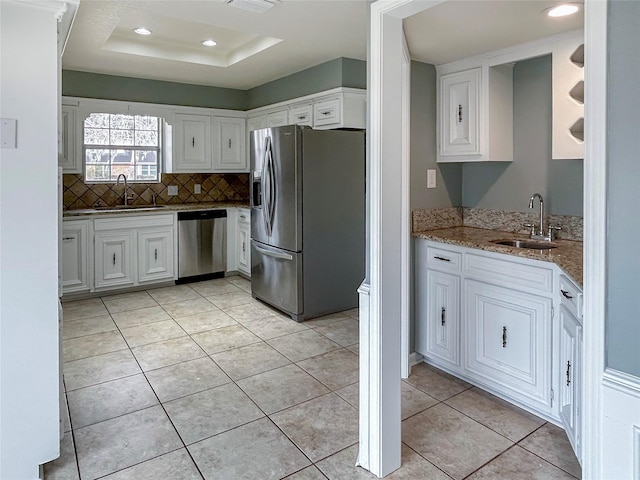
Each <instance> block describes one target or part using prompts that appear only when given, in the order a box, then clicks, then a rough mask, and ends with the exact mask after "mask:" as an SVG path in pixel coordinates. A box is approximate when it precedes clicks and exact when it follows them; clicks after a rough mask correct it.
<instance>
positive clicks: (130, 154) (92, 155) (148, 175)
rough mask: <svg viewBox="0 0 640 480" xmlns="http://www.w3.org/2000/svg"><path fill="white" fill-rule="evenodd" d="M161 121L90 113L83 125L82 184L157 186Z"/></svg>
mask: <svg viewBox="0 0 640 480" xmlns="http://www.w3.org/2000/svg"><path fill="white" fill-rule="evenodd" d="M161 125H162V121H161V119H160V118H158V117H152V116H146V115H122V114H112V113H92V114H90V115H89V116H88V117H87V118H86V119H85V121H84V142H83V152H84V164H85V182H87V183H100V182H115V181H116V179H117V178H118V175H120V174H124V175H125V176H126V177H127V180H129V181H132V182H159V181H160V178H159V171H160V168H159V167H160V145H161V133H160V132H161Z"/></svg>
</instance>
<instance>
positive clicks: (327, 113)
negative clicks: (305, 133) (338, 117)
mask: <svg viewBox="0 0 640 480" xmlns="http://www.w3.org/2000/svg"><path fill="white" fill-rule="evenodd" d="M320 114H321V115H331V110H325V111H324V112H320Z"/></svg>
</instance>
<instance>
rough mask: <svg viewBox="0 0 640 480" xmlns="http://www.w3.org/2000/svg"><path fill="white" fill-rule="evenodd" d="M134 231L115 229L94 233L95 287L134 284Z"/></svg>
mask: <svg viewBox="0 0 640 480" xmlns="http://www.w3.org/2000/svg"><path fill="white" fill-rule="evenodd" d="M134 235H135V232H133V231H129V230H115V231H104V232H96V233H95V255H96V256H95V281H94V285H95V288H96V289H101V288H108V287H121V288H122V287H128V286H132V285H133V284H134V277H133V272H134V270H133V268H132V267H133V265H132V263H133V260H134V258H135V257H134V252H133V251H132V250H133V247H134V245H135V237H134Z"/></svg>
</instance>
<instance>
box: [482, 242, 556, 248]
mask: <svg viewBox="0 0 640 480" xmlns="http://www.w3.org/2000/svg"><path fill="white" fill-rule="evenodd" d="M491 243H495V244H496V245H506V246H507V247H515V248H527V249H529V250H550V249H552V248H557V245H554V244H553V243H548V242H535V241H532V240H493V241H492V242H491Z"/></svg>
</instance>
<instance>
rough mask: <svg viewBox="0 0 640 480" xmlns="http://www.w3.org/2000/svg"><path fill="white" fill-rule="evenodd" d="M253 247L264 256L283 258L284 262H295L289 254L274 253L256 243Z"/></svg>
mask: <svg viewBox="0 0 640 480" xmlns="http://www.w3.org/2000/svg"><path fill="white" fill-rule="evenodd" d="M253 246H254V247H255V249H256V250H257V251H258V252H260V253H262V254H263V255H267V256H268V257H274V258H281V259H283V260H293V255H289V254H287V253H280V252H272V251H271V250H267V249H266V248H262V247H259V246H258V245H256V244H255V243H254V244H253Z"/></svg>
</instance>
